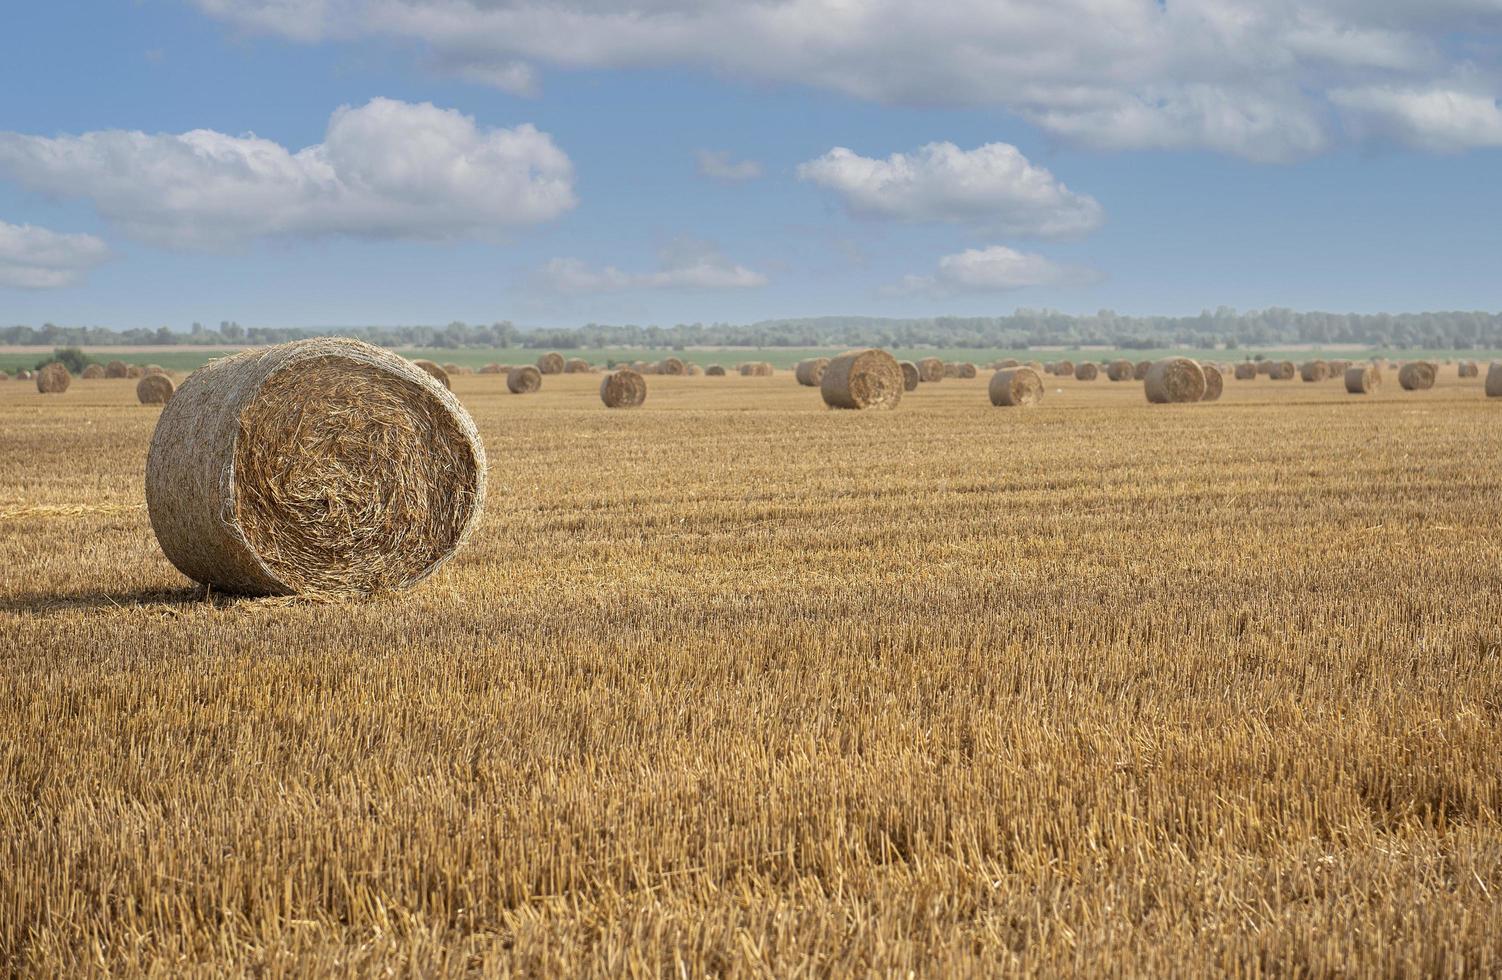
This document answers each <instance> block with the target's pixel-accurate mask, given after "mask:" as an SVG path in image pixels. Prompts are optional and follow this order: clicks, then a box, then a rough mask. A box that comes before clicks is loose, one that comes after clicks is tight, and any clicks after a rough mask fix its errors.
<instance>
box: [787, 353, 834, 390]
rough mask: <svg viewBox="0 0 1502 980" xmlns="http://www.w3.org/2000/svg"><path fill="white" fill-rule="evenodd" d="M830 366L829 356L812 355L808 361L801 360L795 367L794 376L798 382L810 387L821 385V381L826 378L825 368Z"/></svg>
mask: <svg viewBox="0 0 1502 980" xmlns="http://www.w3.org/2000/svg"><path fill="white" fill-rule="evenodd" d="M827 367H829V358H827V357H811V358H809V359H808V360H806V361H799V362H798V366H797V367H795V368H793V377H795V378H797V379H798V383H799V384H801V385H806V386H807V387H809V388H817V387H819V382H821V381H823V380H824V369H825V368H827Z"/></svg>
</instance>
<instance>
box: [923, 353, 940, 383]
mask: <svg viewBox="0 0 1502 980" xmlns="http://www.w3.org/2000/svg"><path fill="white" fill-rule="evenodd" d="M918 380H919V381H922V382H925V383H927V382H931V381H943V380H944V362H943V361H941V360H939V359H938V358H937V357H925V358H923V360H921V361H919V362H918Z"/></svg>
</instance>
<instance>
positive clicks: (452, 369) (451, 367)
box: [443, 364, 464, 378]
mask: <svg viewBox="0 0 1502 980" xmlns="http://www.w3.org/2000/svg"><path fill="white" fill-rule="evenodd" d="M443 373H444V374H447V375H448V376H449V377H451V378H452V377H456V376H458V375H460V374H463V373H464V371H463V370H462V369H461V368H460V367H459V365H457V364H445V365H443Z"/></svg>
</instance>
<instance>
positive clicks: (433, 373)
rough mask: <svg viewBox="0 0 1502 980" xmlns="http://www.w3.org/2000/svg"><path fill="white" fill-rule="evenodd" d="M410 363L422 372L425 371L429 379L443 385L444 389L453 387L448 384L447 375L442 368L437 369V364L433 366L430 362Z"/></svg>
mask: <svg viewBox="0 0 1502 980" xmlns="http://www.w3.org/2000/svg"><path fill="white" fill-rule="evenodd" d="M412 363H413V364H415V365H417V366H418V367H419V368H421V369H422V370H424V371H426V372H427V373H428V376H429V377H431V378H432V379H433V380H434V381H437V382H438V383H439V384H441V385H443V386H444V387H445V388H451V387H453V386H452V385H450V384H449V373H448V372H447V371H445V370H444V369H443V368H441V367H439V366H438V365H437V364H434V363H433V362H432V361H413V362H412Z"/></svg>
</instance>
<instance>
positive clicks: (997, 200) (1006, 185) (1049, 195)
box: [798, 143, 1105, 238]
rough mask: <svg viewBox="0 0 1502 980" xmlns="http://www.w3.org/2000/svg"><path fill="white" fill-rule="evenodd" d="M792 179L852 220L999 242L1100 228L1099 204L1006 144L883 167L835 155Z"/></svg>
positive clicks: (852, 155) (946, 146) (842, 151)
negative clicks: (944, 225)
mask: <svg viewBox="0 0 1502 980" xmlns="http://www.w3.org/2000/svg"><path fill="white" fill-rule="evenodd" d="M798 176H799V177H800V178H802V179H803V180H807V181H812V182H813V183H815V184H818V185H819V186H821V187H825V188H828V189H829V190H832V191H834V192H835V193H836V194H838V195H839V196H840V199H841V200H842V201H843V202H844V204H845V207H846V208H847V209H848V210H849V211H850V212H851V213H852V214H855V215H859V216H862V217H872V218H893V219H897V220H900V221H948V222H962V223H966V224H972V225H976V226H978V227H982V228H985V229H988V230H991V231H995V232H998V233H1000V234H1006V235H1028V236H1035V237H1039V238H1060V237H1067V236H1071V235H1081V234H1085V233H1087V232H1090V231H1093V230H1094V229H1096V228H1098V227H1099V226H1100V224H1101V222H1102V221H1103V220H1104V217H1105V215H1104V211H1103V210H1102V209H1101V206H1100V204H1099V202H1097V201H1096V200H1095V198H1093V197H1091V196H1090V195H1088V194H1077V193H1075V192H1074V191H1071V190H1070V189H1069V188H1068V187H1065V186H1064V184H1063V183H1061V182H1060V181H1059V180H1058V179H1057V178H1055V177H1054V175H1053V174H1051V173H1049V172H1048V170H1047V169H1045V168H1043V167H1039V166H1035V165H1034V164H1032V163H1030V162H1029V161H1028V159H1027V157H1025V156H1023V155H1022V153H1021V152H1020V151H1019V150H1018V149H1017V148H1016V147H1015V146H1012V145H1010V144H1008V143H987V144H986V145H985V146H980V147H977V148H975V149H974V150H962V149H960V148H959V147H958V146H955V145H954V144H953V143H929V144H928V145H927V146H924V147H921V148H920V149H918V150H917V151H916V152H914V153H893V154H892V155H891V156H889V157H887V158H886V159H885V160H877V159H872V158H871V157H863V156H861V155H860V154H858V153H856V152H854V151H853V150H848V149H846V148H845V147H842V146H840V147H835V148H834V149H832V150H830V151H829V152H828V153H826V154H824V155H823V156H821V157H819V158H818V159H816V160H810V161H809V162H807V163H804V164H801V165H800V166H799V167H798Z"/></svg>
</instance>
